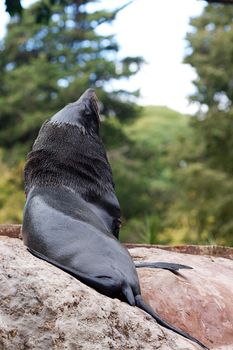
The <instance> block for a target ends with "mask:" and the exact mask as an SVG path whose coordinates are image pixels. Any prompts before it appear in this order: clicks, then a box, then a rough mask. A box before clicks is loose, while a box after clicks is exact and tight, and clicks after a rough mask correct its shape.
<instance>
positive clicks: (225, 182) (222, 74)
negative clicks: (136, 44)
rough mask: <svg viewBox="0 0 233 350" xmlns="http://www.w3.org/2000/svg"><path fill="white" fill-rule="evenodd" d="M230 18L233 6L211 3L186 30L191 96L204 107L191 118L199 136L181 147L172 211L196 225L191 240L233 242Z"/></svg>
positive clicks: (232, 49) (232, 30) (232, 27)
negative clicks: (193, 76) (176, 196)
mask: <svg viewBox="0 0 233 350" xmlns="http://www.w3.org/2000/svg"><path fill="white" fill-rule="evenodd" d="M232 18H233V7H225V6H223V5H208V6H207V7H206V8H205V9H204V11H203V14H202V15H201V16H199V17H197V18H193V19H192V20H191V25H192V30H191V31H190V33H188V35H187V40H188V43H189V50H188V52H187V54H186V59H185V62H186V63H189V64H191V65H192V66H193V67H194V68H195V70H196V72H197V78H196V79H195V81H194V84H195V87H196V91H195V93H194V94H193V95H192V96H191V100H193V101H197V102H198V103H199V105H200V110H199V113H197V115H196V117H195V118H193V120H192V122H191V124H192V126H193V129H194V131H195V135H196V136H195V138H193V139H191V140H189V139H187V140H186V145H187V144H189V146H188V147H187V146H185V147H184V145H183V148H184V149H188V150H190V149H191V152H192V149H193V150H194V152H193V155H190V153H188V152H186V154H184V152H182V157H183V162H184V165H185V166H183V168H181V169H180V170H179V172H178V173H177V176H178V184H179V186H180V190H179V195H180V197H179V198H180V199H179V200H178V201H177V202H176V203H175V205H174V206H173V208H172V210H173V216H174V221H175V222H177V218H178V216H179V215H178V214H181V213H183V215H181V216H183V217H184V213H186V218H187V220H186V221H187V222H189V225H188V228H189V229H190V227H195V230H194V231H196V233H197V235H196V237H195V238H194V237H191V236H190V240H191V241H197V242H201V241H202V242H203V241H205V240H206V239H209V240H211V241H214V242H217V243H223V242H224V238H225V242H227V243H228V244H233V239H232V233H233V217H232V213H233V200H232V198H233V181H232V175H233V108H232V102H233V89H232V87H233V80H232V77H233V60H232V58H233V45H232V44H233V22H232ZM194 139H195V140H196V144H194V143H193V140H194ZM190 145H191V146H190ZM181 159H182V158H181ZM181 222H184V220H183V221H182V220H181V221H180V223H181ZM190 223H191V224H190ZM190 231H192V230H190ZM186 238H187V235H186Z"/></svg>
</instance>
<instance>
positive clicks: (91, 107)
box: [76, 89, 100, 122]
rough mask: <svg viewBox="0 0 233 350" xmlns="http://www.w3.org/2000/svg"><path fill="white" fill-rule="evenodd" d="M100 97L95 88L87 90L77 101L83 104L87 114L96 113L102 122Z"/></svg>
mask: <svg viewBox="0 0 233 350" xmlns="http://www.w3.org/2000/svg"><path fill="white" fill-rule="evenodd" d="M98 102H99V101H98V98H97V96H96V94H95V90H94V89H88V90H86V91H85V92H84V93H83V94H82V96H81V97H80V98H79V99H78V101H77V102H76V103H78V104H79V105H82V106H83V107H84V109H85V112H86V113H87V114H93V113H94V114H95V115H96V116H97V118H98V121H99V122H100V114H99V106H98Z"/></svg>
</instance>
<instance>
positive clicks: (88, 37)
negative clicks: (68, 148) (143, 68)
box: [0, 0, 143, 162]
mask: <svg viewBox="0 0 233 350" xmlns="http://www.w3.org/2000/svg"><path fill="white" fill-rule="evenodd" d="M92 2H95V1H92ZM41 3H42V2H41V1H39V2H36V3H35V4H34V5H32V6H31V7H30V8H29V9H27V10H24V14H23V17H22V18H21V19H20V20H19V19H18V18H13V19H12V21H11V22H10V23H9V25H8V32H7V35H6V37H5V39H4V41H3V43H2V45H1V47H0V77H1V84H0V110H1V114H0V146H1V147H3V148H4V149H5V150H7V152H5V154H6V156H5V159H6V160H8V159H9V155H10V156H11V162H15V161H16V160H17V159H20V158H24V157H25V153H26V152H27V151H28V150H29V149H30V147H31V145H32V142H33V140H34V139H35V137H36V135H37V133H38V130H39V127H40V126H41V124H42V122H43V121H44V120H45V119H47V118H49V117H50V116H51V115H53V114H54V113H55V112H57V110H59V109H61V108H62V107H63V106H64V105H66V104H68V103H70V102H71V101H75V100H76V99H77V98H78V97H79V96H80V95H81V94H82V93H83V91H85V89H87V88H89V87H94V88H96V91H97V94H98V96H99V98H100V100H101V101H102V103H103V108H102V114H104V115H105V116H106V117H108V116H113V115H117V116H118V117H119V119H121V120H126V119H127V118H134V117H135V116H136V115H137V113H138V108H137V106H136V105H135V103H134V100H135V98H134V94H129V93H128V92H127V91H124V90H120V91H118V90H114V91H112V92H107V91H106V87H107V84H109V83H110V82H112V81H113V80H116V79H122V78H129V77H130V76H131V75H133V74H135V73H136V72H137V71H138V69H139V68H140V65H141V63H142V62H143V60H142V58H140V57H125V58H123V59H118V56H117V52H118V44H117V42H116V40H115V38H114V36H111V35H109V36H102V35H99V34H97V33H96V29H97V28H98V26H99V25H101V24H102V23H104V22H107V23H111V22H112V21H113V20H114V18H115V16H116V14H117V12H118V11H119V9H118V10H115V11H111V12H108V11H105V10H102V11H97V12H93V13H89V12H88V11H87V9H86V8H87V4H88V3H89V1H88V0H86V1H82V2H80V4H81V5H80V6H79V2H77V3H76V2H75V3H74V2H71V1H65V2H64V3H60V2H59V3H58V2H56V1H55V2H54V4H51V11H52V13H53V15H52V17H51V20H50V22H49V24H48V25H44V24H43V23H35V22H34V18H33V13H34V11H35V9H36V8H37V7H38V6H40V4H41ZM135 67H136V69H135ZM135 95H137V91H135ZM21 145H23V146H21Z"/></svg>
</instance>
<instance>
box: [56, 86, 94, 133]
mask: <svg viewBox="0 0 233 350" xmlns="http://www.w3.org/2000/svg"><path fill="white" fill-rule="evenodd" d="M50 121H51V122H52V123H55V124H61V123H66V124H71V125H76V126H78V127H80V128H83V130H84V131H87V132H91V133H93V132H94V133H96V134H99V124H100V116H99V107H98V99H97V96H96V94H95V91H94V89H88V90H86V91H85V92H84V93H83V94H82V96H81V97H80V98H79V99H78V100H77V101H75V102H73V103H70V104H68V105H67V106H65V107H64V108H63V109H61V110H60V111H59V112H58V113H56V114H55V115H54V116H53V117H52V118H51V119H50Z"/></svg>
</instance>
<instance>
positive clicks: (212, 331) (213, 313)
mask: <svg viewBox="0 0 233 350" xmlns="http://www.w3.org/2000/svg"><path fill="white" fill-rule="evenodd" d="M131 254H132V257H133V258H134V260H139V261H140V260H144V261H166V262H173V263H181V264H188V265H190V266H192V267H193V270H180V271H179V273H178V274H173V273H171V272H169V271H165V270H159V269H158V270H155V269H145V268H143V269H138V274H139V278H140V284H141V288H142V295H143V297H144V299H145V300H146V302H147V303H149V304H150V305H151V306H152V308H153V309H154V310H156V311H157V312H158V313H159V314H160V315H161V316H162V317H163V318H164V319H165V320H167V321H168V322H170V323H171V324H175V325H176V326H177V327H178V328H181V329H183V330H185V331H187V332H189V333H191V334H192V335H193V336H194V337H196V338H197V339H199V340H201V341H202V342H203V343H204V344H206V345H207V346H209V347H212V348H216V349H222V350H223V349H233V303H232V301H233V261H232V260H229V259H225V258H219V257H218V258H217V257H211V256H197V255H189V254H180V253H174V252H169V251H165V250H160V249H155V248H150V249H147V248H134V249H132V250H131Z"/></svg>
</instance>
